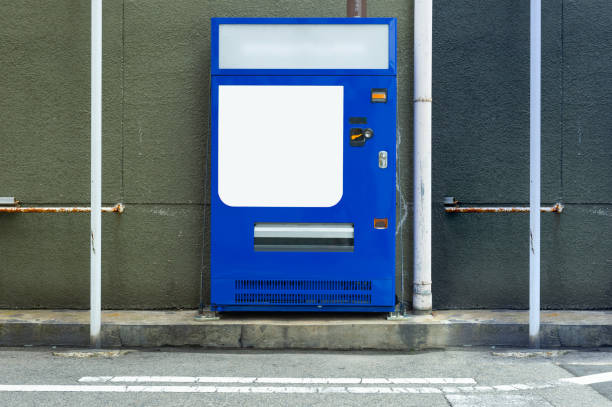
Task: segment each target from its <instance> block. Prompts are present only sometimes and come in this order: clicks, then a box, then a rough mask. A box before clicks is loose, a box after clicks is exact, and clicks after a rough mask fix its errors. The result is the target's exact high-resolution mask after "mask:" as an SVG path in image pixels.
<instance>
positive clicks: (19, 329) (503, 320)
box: [0, 310, 612, 350]
mask: <svg viewBox="0 0 612 407" xmlns="http://www.w3.org/2000/svg"><path fill="white" fill-rule="evenodd" d="M195 315H196V311H193V310H190V311H104V312H103V313H102V323H103V326H102V341H103V345H104V346H107V347H119V346H126V347H159V346H201V347H205V348H227V349H231V348H249V349H335V350H344V349H345V350H357V349H377V350H410V349H422V348H432V347H447V346H465V345H468V346H490V345H498V346H527V340H528V322H527V321H528V315H527V311H507V310H469V311H468V310H453V311H434V313H433V315H414V316H409V317H407V318H405V319H401V320H392V321H389V320H387V318H386V317H387V315H386V314H374V315H371V314H350V313H342V314H340V313H330V314H323V313H320V314H300V313H273V314H263V313H234V314H223V315H222V317H221V319H220V320H212V321H210V320H206V321H196V320H195V319H194V316H195ZM541 320H542V330H541V342H542V346H543V347H600V346H612V311H544V312H542V316H541ZM88 344H89V312H88V311H73V310H0V345H2V346H23V345H67V346H88Z"/></svg>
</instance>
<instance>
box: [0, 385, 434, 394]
mask: <svg viewBox="0 0 612 407" xmlns="http://www.w3.org/2000/svg"><path fill="white" fill-rule="evenodd" d="M0 392H89V393H98V392H100V393H357V394H405V393H437V394H440V393H442V390H440V389H436V388H434V387H371V386H368V387H362V386H360V387H283V386H136V385H131V386H125V385H124V386H120V385H85V384H81V385H44V384H16V385H0Z"/></svg>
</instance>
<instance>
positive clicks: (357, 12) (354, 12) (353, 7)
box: [346, 0, 368, 17]
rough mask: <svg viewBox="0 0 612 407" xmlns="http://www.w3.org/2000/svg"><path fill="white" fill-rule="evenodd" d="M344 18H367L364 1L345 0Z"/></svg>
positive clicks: (366, 7)
mask: <svg viewBox="0 0 612 407" xmlns="http://www.w3.org/2000/svg"><path fill="white" fill-rule="evenodd" d="M346 16H347V17H367V16H368V5H367V3H366V0H347V1H346Z"/></svg>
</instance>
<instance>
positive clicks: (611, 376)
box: [559, 372, 612, 384]
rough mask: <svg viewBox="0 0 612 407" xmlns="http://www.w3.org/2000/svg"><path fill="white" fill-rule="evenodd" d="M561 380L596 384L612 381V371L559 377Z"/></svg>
mask: <svg viewBox="0 0 612 407" xmlns="http://www.w3.org/2000/svg"><path fill="white" fill-rule="evenodd" d="M559 381H561V382H566V383H574V384H595V383H603V382H612V372H606V373H598V374H591V375H588V376H580V377H569V378H567V379H559Z"/></svg>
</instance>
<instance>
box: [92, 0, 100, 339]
mask: <svg viewBox="0 0 612 407" xmlns="http://www.w3.org/2000/svg"><path fill="white" fill-rule="evenodd" d="M101 238H102V0H91V234H90V250H91V253H90V273H91V276H90V293H89V294H90V307H91V311H90V339H91V345H92V346H95V347H100V327H101V314H102V299H101V297H102V288H101V274H102V262H101V259H102V241H101V240H102V239H101Z"/></svg>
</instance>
